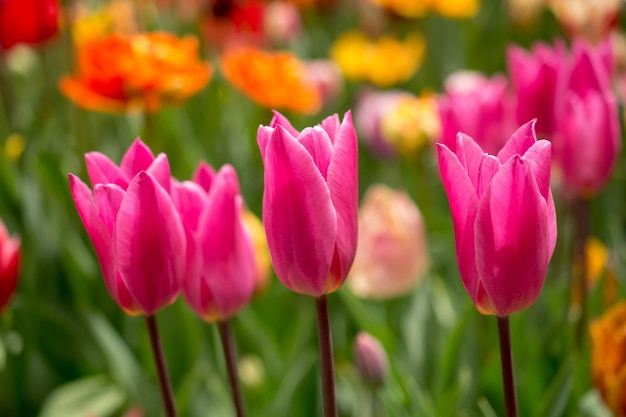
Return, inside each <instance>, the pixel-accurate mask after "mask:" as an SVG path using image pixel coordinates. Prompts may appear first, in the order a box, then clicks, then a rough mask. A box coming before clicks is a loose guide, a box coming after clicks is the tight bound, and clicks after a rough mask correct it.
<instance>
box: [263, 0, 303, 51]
mask: <svg viewBox="0 0 626 417" xmlns="http://www.w3.org/2000/svg"><path fill="white" fill-rule="evenodd" d="M263 17H264V18H263V28H264V30H265V33H266V34H267V36H268V37H269V38H270V39H271V40H272V41H273V42H274V43H277V44H279V45H283V44H286V43H288V42H289V41H290V40H292V39H293V38H294V37H296V36H297V35H298V34H299V33H300V30H301V26H302V22H301V21H300V20H301V19H300V11H299V10H298V8H297V7H296V6H295V5H294V4H293V3H289V2H287V1H273V2H271V3H268V4H267V6H266V7H265V13H264V16H263Z"/></svg>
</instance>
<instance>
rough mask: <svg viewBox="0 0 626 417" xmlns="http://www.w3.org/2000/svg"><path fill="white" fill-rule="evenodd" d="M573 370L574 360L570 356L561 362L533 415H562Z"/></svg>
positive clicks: (570, 386) (569, 391)
mask: <svg viewBox="0 0 626 417" xmlns="http://www.w3.org/2000/svg"><path fill="white" fill-rule="evenodd" d="M575 370H576V361H575V360H574V359H573V358H571V357H570V358H569V359H568V360H567V361H565V362H564V363H563V365H562V366H561V369H559V372H558V373H557V374H556V376H555V377H554V379H553V380H552V382H551V383H550V386H549V387H548V389H547V390H546V394H545V395H544V397H543V399H542V400H541V402H540V403H539V407H538V409H537V411H536V412H535V414H534V415H535V417H559V416H562V415H563V413H564V411H565V409H566V407H567V402H568V400H569V398H570V395H571V393H572V382H573V376H574V371H575Z"/></svg>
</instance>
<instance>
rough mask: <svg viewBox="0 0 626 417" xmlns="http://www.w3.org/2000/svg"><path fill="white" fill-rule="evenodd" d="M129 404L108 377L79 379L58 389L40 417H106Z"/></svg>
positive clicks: (46, 403) (51, 395)
mask: <svg viewBox="0 0 626 417" xmlns="http://www.w3.org/2000/svg"><path fill="white" fill-rule="evenodd" d="M125 401H126V396H125V395H124V392H123V391H122V390H121V389H120V388H119V387H118V386H117V385H116V384H115V383H113V382H112V381H111V379H110V378H109V377H107V376H106V375H98V376H94V377H89V378H83V379H79V380H77V381H74V382H70V383H68V384H65V385H61V386H60V387H59V388H57V389H55V390H54V391H53V392H52V394H50V396H49V397H48V400H47V401H46V402H45V404H44V406H43V408H42V411H41V413H40V414H39V417H85V416H90V415H93V416H98V417H106V416H109V415H111V414H113V413H114V412H115V411H117V410H119V409H120V407H122V405H123V404H124V402H125Z"/></svg>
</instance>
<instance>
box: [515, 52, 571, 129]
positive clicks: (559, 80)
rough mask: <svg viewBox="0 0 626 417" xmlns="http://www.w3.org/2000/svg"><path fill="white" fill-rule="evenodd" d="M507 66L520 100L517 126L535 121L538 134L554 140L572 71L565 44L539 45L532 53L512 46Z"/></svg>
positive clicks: (517, 105)
mask: <svg viewBox="0 0 626 417" xmlns="http://www.w3.org/2000/svg"><path fill="white" fill-rule="evenodd" d="M507 64H508V68H509V74H510V76H511V80H512V84H513V88H514V89H515V94H516V97H517V104H516V110H515V116H516V119H517V123H525V122H527V121H528V120H531V119H535V118H536V119H537V125H536V128H537V132H539V135H541V136H542V137H547V138H551V136H552V134H553V133H554V131H555V129H556V117H557V115H558V113H559V111H558V110H559V106H560V99H561V96H562V94H563V90H564V89H565V87H566V86H565V81H566V77H567V74H568V72H569V62H568V56H567V52H566V50H565V45H564V44H563V42H557V43H556V44H555V45H554V47H551V46H550V45H547V44H545V43H538V44H536V45H535V46H534V47H533V50H532V52H530V53H528V52H526V51H524V50H523V49H522V48H520V47H518V46H515V45H512V46H509V47H508V48H507Z"/></svg>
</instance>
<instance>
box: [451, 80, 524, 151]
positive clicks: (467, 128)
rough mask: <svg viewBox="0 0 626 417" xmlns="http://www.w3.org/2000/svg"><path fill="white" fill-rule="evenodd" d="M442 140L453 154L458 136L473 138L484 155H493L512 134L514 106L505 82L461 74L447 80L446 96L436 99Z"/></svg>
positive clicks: (513, 128)
mask: <svg viewBox="0 0 626 417" xmlns="http://www.w3.org/2000/svg"><path fill="white" fill-rule="evenodd" d="M439 117H440V120H441V138H440V140H439V142H441V143H443V144H445V145H446V146H447V147H448V148H450V149H452V150H454V147H455V145H456V135H457V133H458V132H466V133H467V134H468V135H470V136H472V137H474V138H476V140H477V141H478V142H479V143H480V145H481V146H482V147H483V148H484V149H485V150H486V151H487V152H493V153H496V152H498V151H499V150H500V148H502V146H503V145H504V143H505V141H506V138H507V137H509V136H510V135H511V133H513V131H514V130H515V124H514V122H513V102H512V98H511V97H510V96H509V94H508V92H507V81H506V79H505V78H504V77H502V76H500V75H495V76H493V77H492V78H490V79H489V78H486V77H485V76H483V75H482V74H479V73H475V72H470V71H462V72H458V73H456V74H453V75H452V76H450V77H448V79H447V80H446V85H445V94H444V95H443V96H441V97H440V98H439Z"/></svg>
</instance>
